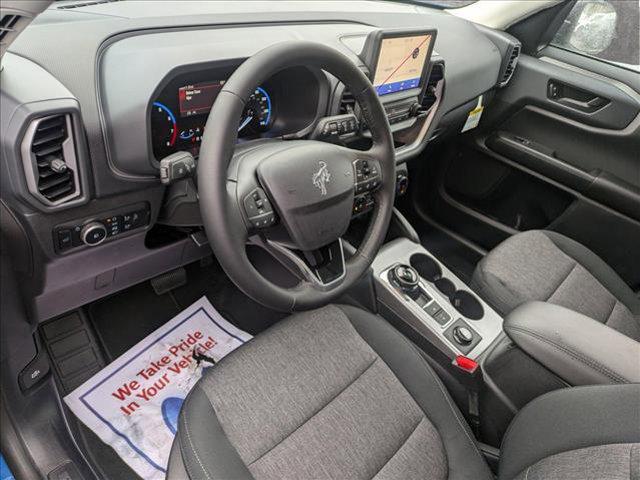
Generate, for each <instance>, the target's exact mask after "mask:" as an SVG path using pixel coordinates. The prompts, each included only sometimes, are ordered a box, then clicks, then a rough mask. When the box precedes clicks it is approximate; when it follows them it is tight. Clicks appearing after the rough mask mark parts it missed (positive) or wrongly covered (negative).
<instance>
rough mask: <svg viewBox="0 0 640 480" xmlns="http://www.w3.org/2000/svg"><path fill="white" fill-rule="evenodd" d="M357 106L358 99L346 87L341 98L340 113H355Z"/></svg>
mask: <svg viewBox="0 0 640 480" xmlns="http://www.w3.org/2000/svg"><path fill="white" fill-rule="evenodd" d="M355 106H356V99H355V98H354V97H353V95H351V92H350V91H349V90H347V89H346V88H345V89H344V91H343V92H342V97H341V98H340V115H344V114H346V113H353V110H354V108H355Z"/></svg>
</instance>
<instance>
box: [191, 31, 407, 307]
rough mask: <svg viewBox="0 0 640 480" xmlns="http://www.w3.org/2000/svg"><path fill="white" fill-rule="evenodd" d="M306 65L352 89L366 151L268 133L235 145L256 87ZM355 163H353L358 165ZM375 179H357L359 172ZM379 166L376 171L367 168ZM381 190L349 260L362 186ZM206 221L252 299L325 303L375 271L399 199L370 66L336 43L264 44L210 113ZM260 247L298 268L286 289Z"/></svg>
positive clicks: (203, 154)
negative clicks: (267, 269) (265, 264)
mask: <svg viewBox="0 0 640 480" xmlns="http://www.w3.org/2000/svg"><path fill="white" fill-rule="evenodd" d="M293 66H308V67H315V68H319V69H322V70H325V71H327V72H329V73H330V74H332V75H334V76H336V77H337V78H338V79H339V80H340V81H342V82H343V83H344V84H345V86H346V88H347V89H349V91H351V92H352V94H353V95H354V97H355V99H356V100H357V102H358V104H359V106H360V108H361V110H362V117H363V119H364V121H366V123H367V125H368V127H369V129H370V131H371V137H372V146H371V148H370V149H369V150H367V151H360V150H353V149H350V148H346V147H343V146H339V145H336V144H331V143H325V142H320V141H314V140H289V141H287V140H266V141H256V142H250V143H248V144H247V145H246V146H236V141H237V131H238V124H239V123H240V117H241V114H242V111H243V108H244V106H245V103H246V102H247V101H248V99H249V97H250V95H251V94H252V93H253V92H254V90H255V89H256V88H257V87H258V86H259V85H260V84H262V83H263V82H264V81H265V80H267V79H268V78H269V77H271V76H272V75H273V74H275V73H277V72H278V71H280V70H282V69H285V68H288V67H293ZM356 167H357V168H356ZM363 168H364V169H365V170H367V171H368V172H369V173H370V175H369V177H367V178H374V180H373V181H370V182H368V184H367V185H362V184H361V183H359V178H358V177H360V176H361V175H360V173H361V171H362V169H363ZM371 172H373V173H374V174H375V175H373V176H372V175H371ZM372 185H373V187H374V188H375V190H374V191H372V192H371V195H372V197H373V199H374V202H375V206H374V208H373V214H372V219H371V222H370V224H369V227H368V229H367V231H366V234H365V236H364V239H363V241H362V242H361V244H360V246H359V248H358V249H357V251H355V252H351V253H352V255H351V256H350V257H349V258H348V259H347V260H346V261H345V252H344V244H343V241H342V239H341V237H342V235H344V234H345V232H346V231H347V228H348V226H349V223H350V221H351V216H352V209H353V202H354V196H355V191H356V187H357V188H358V191H362V189H363V188H371V187H372ZM198 192H199V197H200V210H201V213H202V220H203V224H204V227H205V230H206V233H207V237H208V238H209V242H210V243H211V246H212V248H213V251H214V253H215V255H216V257H217V259H218V261H219V262H220V264H221V266H222V268H223V269H224V271H225V272H226V274H227V275H228V276H229V278H230V279H231V280H232V281H233V282H234V283H235V284H236V286H237V287H238V288H239V289H240V290H242V291H243V292H244V293H245V294H246V295H248V296H249V297H251V298H253V299H254V300H255V301H257V302H259V303H261V304H263V305H265V306H267V307H270V308H272V309H275V310H280V311H291V310H305V309H310V308H316V307H318V306H322V305H326V304H328V303H330V302H331V301H332V300H333V299H335V298H336V297H338V296H339V295H341V294H342V293H344V292H345V291H346V290H347V289H348V288H349V287H351V286H352V285H353V284H354V283H355V282H356V281H357V280H358V279H359V278H360V277H361V276H362V275H363V274H364V272H365V271H366V270H367V269H368V268H369V266H370V265H371V262H372V261H373V259H374V257H375V255H376V253H377V252H378V249H379V248H380V245H381V244H382V242H383V240H384V237H385V234H386V232H387V228H388V225H389V221H390V219H391V212H392V208H393V201H394V196H395V156H394V145H393V139H392V136H391V131H390V129H389V123H388V121H387V118H386V115H385V112H384V109H383V108H382V105H381V104H380V101H379V100H378V96H377V94H376V92H375V90H374V88H373V86H372V85H371V83H370V82H369V80H368V78H367V77H366V76H365V75H364V73H363V72H362V71H361V70H360V69H359V68H358V67H357V66H356V65H355V64H354V62H353V61H352V60H350V59H349V58H348V57H347V56H345V55H344V54H342V53H341V52H339V51H338V50H336V49H334V48H331V47H328V46H325V45H321V44H318V43H313V42H306V41H288V42H283V43H278V44H275V45H273V46H270V47H267V48H265V49H264V50H261V51H260V52H258V53H256V54H255V55H253V56H252V57H250V58H249V59H247V60H246V61H245V62H244V63H242V65H240V67H239V68H238V69H237V70H236V71H235V72H234V73H233V75H231V77H230V78H229V80H228V81H227V82H226V83H225V85H224V88H223V89H222V90H221V91H220V93H219V94H218V97H217V98H216V101H215V103H214V105H213V108H212V109H211V111H210V113H209V117H208V119H207V124H206V127H205V133H204V136H203V139H202V145H201V149H200V157H199V162H198ZM247 243H254V244H258V245H261V246H262V247H263V248H265V249H266V250H267V251H269V252H270V253H271V254H272V255H273V256H274V257H275V258H276V259H277V260H279V261H280V262H281V263H282V264H284V265H285V266H286V267H287V268H289V269H290V270H293V271H295V272H296V273H297V276H298V278H300V282H299V283H298V285H296V286H294V287H291V288H285V287H282V286H280V285H276V284H275V283H273V282H272V281H270V280H268V279H267V278H265V277H264V276H263V275H261V274H260V273H259V272H258V271H257V270H256V268H255V267H254V266H253V265H252V263H251V262H250V261H249V258H248V256H247V250H246V245H247Z"/></svg>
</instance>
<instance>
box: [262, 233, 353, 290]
mask: <svg viewBox="0 0 640 480" xmlns="http://www.w3.org/2000/svg"><path fill="white" fill-rule="evenodd" d="M250 242H251V243H252V244H253V245H257V246H260V247H262V248H263V249H264V250H266V251H267V252H268V253H269V254H270V255H271V256H272V257H273V258H274V259H276V260H277V261H278V262H279V263H281V264H282V265H283V266H284V267H285V268H286V269H287V270H289V271H290V272H291V273H292V274H293V275H295V276H296V277H297V278H298V279H300V281H301V282H303V283H306V284H308V285H309V286H311V287H312V288H313V289H315V290H318V291H322V292H326V291H329V290H331V289H332V288H334V287H335V285H337V284H339V283H340V282H341V281H342V280H343V279H344V277H345V274H346V261H345V248H344V243H343V240H342V238H339V239H338V240H336V241H334V242H331V243H330V244H329V245H326V246H325V247H322V248H319V249H316V250H312V251H308V252H302V251H300V250H294V249H292V248H290V247H289V246H287V245H285V244H284V243H282V242H278V241H276V240H271V239H267V238H264V237H262V236H253V237H251V238H250Z"/></svg>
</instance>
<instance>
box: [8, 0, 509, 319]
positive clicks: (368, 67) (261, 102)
mask: <svg viewBox="0 0 640 480" xmlns="http://www.w3.org/2000/svg"><path fill="white" fill-rule="evenodd" d="M312 3H313V5H314V6H313V8H310V7H309V4H310V3H309V2H290V1H282V2H269V1H255V2H183V1H173V0H166V1H157V2H155V3H154V7H153V9H152V11H150V9H149V7H148V5H147V2H95V3H94V2H87V3H86V4H83V5H82V6H78V7H77V8H73V9H63V8H59V6H58V5H57V4H56V3H54V4H53V5H52V6H51V7H49V9H48V10H47V11H45V12H44V13H43V14H42V15H40V16H39V17H38V18H37V19H36V21H35V22H34V24H33V28H32V27H31V26H30V27H28V28H27V29H26V30H25V31H24V32H23V33H22V34H21V35H20V36H19V38H18V39H17V40H16V41H15V42H14V43H13V44H11V46H10V48H9V50H8V52H7V53H6V54H5V55H4V57H3V59H2V64H3V71H2V88H1V89H0V115H1V118H0V120H1V121H0V126H1V128H2V136H1V138H2V160H3V161H2V162H0V171H1V174H0V182H1V183H2V187H3V188H2V192H3V194H2V206H3V208H7V209H9V210H10V212H11V214H10V215H3V222H5V223H3V232H7V235H9V236H10V242H9V243H10V247H11V251H12V255H13V257H14V259H15V265H16V266H19V268H21V269H23V270H24V272H25V278H27V277H28V278H29V279H31V280H29V282H26V283H25V284H24V285H23V289H24V292H25V295H26V296H29V297H31V298H32V299H33V300H32V306H31V308H32V309H33V311H34V312H36V313H35V314H36V316H37V318H38V319H40V320H44V319H47V318H51V317H52V316H54V315H57V314H59V313H62V312H64V311H67V310H68V309H70V308H73V307H74V306H79V305H80V304H85V303H88V302H90V301H91V300H93V299H95V298H98V297H102V296H104V295H108V294H110V293H113V292H115V291H118V290H120V289H122V288H124V287H126V286H128V285H131V284H133V283H136V282H139V281H142V280H144V279H148V278H152V277H154V276H156V275H158V274H159V273H161V272H165V271H169V270H171V269H173V268H176V267H178V266H180V265H183V264H185V263H187V262H190V261H195V260H197V259H199V258H200V256H201V255H203V254H204V251H205V250H206V248H204V247H201V246H200V244H199V242H198V241H197V240H196V239H193V240H192V239H190V238H183V237H182V236H180V237H179V238H180V240H179V241H178V240H176V241H175V242H173V243H170V244H165V243H154V242H152V241H151V240H150V238H151V234H152V233H153V231H154V229H156V230H158V232H159V233H162V232H163V228H164V227H166V226H167V225H172V226H178V227H179V226H180V225H183V226H185V227H189V228H190V226H193V225H198V222H199V210H198V208H197V201H198V196H197V190H196V189H195V187H193V186H189V183H188V182H178V183H175V184H172V185H170V186H169V187H167V186H165V185H163V184H162V183H161V182H160V175H159V172H160V168H159V167H160V161H161V160H162V159H163V158H165V157H166V156H167V155H171V154H172V153H175V152H179V151H188V152H190V153H191V154H192V155H194V156H195V157H197V154H198V153H199V147H200V142H201V139H202V134H203V133H204V132H205V130H206V122H207V119H208V114H209V111H210V108H211V105H212V103H213V101H214V100H215V96H216V94H217V92H219V90H220V88H221V87H222V86H223V85H224V83H223V82H226V81H227V80H228V79H229V78H230V75H232V73H233V72H234V71H235V69H236V68H237V67H238V65H240V64H241V63H242V62H243V61H244V60H245V59H247V58H249V57H251V56H252V55H254V54H255V53H257V52H258V51H260V50H262V49H263V48H265V47H267V46H269V45H273V44H276V43H279V42H285V41H291V40H307V41H313V42H319V43H321V44H324V45H327V46H329V47H331V48H334V49H336V50H338V51H340V52H341V53H342V54H344V55H345V56H346V57H347V58H349V59H350V60H351V61H353V62H354V64H356V65H357V66H358V67H359V68H361V69H362V70H363V71H366V72H368V74H369V75H370V78H372V79H373V80H374V83H378V85H377V87H379V88H378V93H379V94H380V99H381V100H382V102H383V103H384V105H385V108H386V107H389V108H388V109H387V113H388V117H389V120H390V122H389V123H390V124H391V128H392V130H393V131H394V132H396V135H395V137H396V140H397V142H398V144H399V145H401V144H402V145H404V146H399V147H398V148H397V149H396V160H397V161H398V162H399V163H402V162H405V161H407V160H409V159H412V158H416V157H417V156H418V155H419V154H420V152H421V151H422V150H423V148H424V147H425V146H426V144H427V142H428V141H429V138H430V132H435V131H436V129H437V130H441V129H442V128H443V127H444V126H446V125H447V122H449V116H450V115H451V116H452V117H451V118H453V119H455V115H457V113H456V112H458V111H464V110H465V108H466V107H465V105H467V104H476V103H477V98H478V96H479V95H483V94H487V93H488V92H491V91H492V89H494V88H497V80H498V79H499V76H500V68H501V62H502V61H503V57H505V58H508V55H501V53H500V52H499V51H498V49H497V48H496V46H495V44H494V43H493V42H492V41H491V40H490V39H489V38H488V37H487V36H486V35H484V34H483V33H482V32H481V31H480V30H479V29H478V28H477V27H476V26H475V25H473V24H472V23H471V22H468V21H466V20H464V19H461V18H458V17H454V16H452V15H449V14H446V13H443V12H441V11H436V10H433V9H429V8H423V7H418V6H416V5H409V4H403V3H397V2H378V1H370V2H332V1H318V2H312ZM420 28H422V29H423V32H424V31H425V30H429V29H433V30H434V31H436V30H437V38H436V37H429V36H428V35H427V36H425V35H424V34H422V35H421V34H417V35H413V36H412V37H414V38H409V39H407V40H406V45H404V43H405V42H404V41H391V42H388V43H386V44H385V47H384V48H383V49H382V50H383V51H382V57H381V59H380V62H378V63H379V65H374V64H373V63H369V62H367V61H364V60H363V55H362V53H363V50H364V48H365V44H366V41H367V38H368V36H369V35H370V34H371V32H374V31H380V30H393V29H404V30H408V29H420ZM380 45H381V44H380ZM427 46H428V47H429V48H433V49H434V50H433V53H432V57H431V58H432V59H433V61H434V62H438V63H437V65H439V70H437V75H436V74H433V73H432V75H431V76H435V77H437V78H438V82H436V83H438V84H440V85H441V90H440V91H439V92H436V96H437V98H438V104H437V105H435V106H433V108H430V110H429V112H430V113H429V114H428V116H427V117H425V118H427V119H428V123H427V122H426V121H424V120H422V121H421V122H422V123H419V124H418V122H417V121H415V120H411V119H409V120H407V119H406V111H407V110H406V109H407V107H411V105H415V100H414V99H415V98H418V99H419V98H420V95H424V97H430V96H431V97H432V96H433V95H431V93H433V92H431V88H432V86H433V85H432V84H431V80H429V82H427V84H422V83H423V82H422V80H424V78H425V77H424V76H423V75H422V74H421V69H423V68H427V67H430V66H431V65H430V64H428V63H423V60H424V59H426V58H428V57H429V52H428V51H427V49H425V48H424V47H427ZM416 49H418V51H417V52H415V50H416ZM414 52H415V56H414ZM436 52H437V53H436ZM407 57H408V58H407ZM405 58H406V62H405ZM403 62H404V63H403ZM432 63H433V62H432ZM401 64H402V65H401ZM378 66H379V68H378ZM375 74H379V75H378V79H375ZM429 78H431V77H429ZM380 79H381V80H380ZM445 84H446V87H445V86H444V85H445ZM422 89H426V94H424V90H422ZM418 91H420V92H422V93H419V92H418ZM410 101H411V102H413V104H411V105H410V104H409V102H410ZM405 102H406V103H405ZM394 103H396V104H397V106H394V105H393V104H394ZM354 115H355V118H354ZM210 120H211V121H212V122H215V119H210ZM411 122H415V123H416V125H415V126H411V125H413V124H412V123H411ZM321 124H323V125H324V127H326V128H327V131H328V132H335V131H337V133H338V136H339V137H340V140H341V141H342V140H343V139H344V140H345V141H360V142H363V146H364V148H366V142H367V141H370V139H368V138H367V136H366V129H365V128H364V126H363V125H362V117H361V116H359V115H358V112H357V104H356V103H355V101H354V99H353V96H351V95H350V93H349V92H347V91H345V88H344V85H343V84H342V83H341V82H340V80H339V79H337V78H335V77H334V76H332V75H330V74H327V73H326V72H324V71H321V70H316V69H314V68H307V67H295V68H290V69H287V70H283V71H281V72H278V73H276V74H275V75H273V76H272V77H271V78H269V79H267V80H266V81H264V82H263V83H262V84H261V85H256V89H255V91H254V96H253V98H252V99H251V100H250V102H249V103H248V105H247V108H246V109H245V111H244V113H243V115H242V118H241V119H240V120H239V122H238V126H237V128H238V142H252V141H270V140H271V139H277V138H284V139H289V138H315V137H314V135H315V134H316V132H317V130H318V127H319V126H320V125H321ZM409 124H411V125H409ZM324 127H323V128H324ZM353 127H355V128H356V129H360V130H359V131H358V132H357V133H355V134H354V133H347V134H343V135H341V134H340V132H343V133H344V132H345V131H349V132H351V130H352V128H353ZM427 127H428V128H427ZM50 128H55V129H56V130H55V131H56V135H55V136H54V137H53V136H52V137H51V139H50V136H49V135H50V134H51V133H52V132H53V131H52V130H50ZM414 138H418V139H419V140H420V141H419V142H417V143H416V142H414V140H413V139H414ZM29 141H31V143H30V144H29ZM49 141H50V142H52V143H55V145H56V147H58V146H59V147H60V149H61V150H59V151H62V154H63V156H64V160H65V162H66V163H67V165H68V167H69V170H67V171H66V172H62V171H57V172H56V171H54V170H53V169H52V168H50V170H51V171H48V170H47V171H44V172H42V171H40V170H39V169H47V168H49V167H48V166H47V165H49V163H47V162H38V161H37V160H38V158H40V157H42V156H46V155H47V154H48V148H49V145H48V144H47V145H45V144H44V143H41V142H49ZM25 142H26V143H25ZM412 143H416V147H415V148H407V147H406V145H411V144H412ZM25 145H26V148H25ZM40 145H44V146H42V147H41V146H40ZM30 146H31V149H30V148H29V147H30ZM350 146H351V145H350ZM30 150H31V151H30ZM25 152H26V153H27V154H26V155H25ZM31 154H32V155H31ZM38 155H40V157H38ZM416 160H418V159H417V158H416ZM419 160H420V161H422V160H423V159H419ZM51 167H53V164H52V165H51ZM399 168H400V167H399ZM363 169H364V167H363ZM42 173H43V174H44V175H42V176H40V175H39V174H42ZM45 177H46V178H47V180H46V181H45V180H41V179H42V178H45ZM58 182H59V183H58ZM41 183H42V184H41ZM366 183H367V182H363V185H364V187H363V188H365V189H366ZM174 187H175V188H174ZM358 199H359V200H360V201H361V203H360V204H358V205H354V210H356V209H357V211H358V212H361V211H365V210H366V209H367V208H369V207H368V202H369V199H368V197H366V192H363V193H362V194H361V195H360V196H358ZM191 213H192V215H191ZM175 219H179V221H175ZM96 223H100V224H102V225H104V226H105V228H104V229H103V228H99V226H97V225H96ZM107 227H108V228H107ZM172 228H173V227H172ZM165 230H166V229H165ZM174 230H175V231H173V233H176V232H177V229H175V228H174ZM176 235H177V233H176ZM180 235H182V233H180ZM167 237H168V238H169V237H171V236H170V235H168V233H167ZM171 238H172V237H171ZM163 242H164V240H163ZM89 244H93V245H94V246H92V247H91V246H88V245H89ZM98 244H99V245H98ZM79 263H81V264H82V265H83V268H82V269H78V268H77V265H78V264H79ZM68 291H73V292H74V295H73V296H70V295H62V294H61V292H68ZM71 301H73V302H78V304H77V305H71V304H70V303H69V302H71Z"/></svg>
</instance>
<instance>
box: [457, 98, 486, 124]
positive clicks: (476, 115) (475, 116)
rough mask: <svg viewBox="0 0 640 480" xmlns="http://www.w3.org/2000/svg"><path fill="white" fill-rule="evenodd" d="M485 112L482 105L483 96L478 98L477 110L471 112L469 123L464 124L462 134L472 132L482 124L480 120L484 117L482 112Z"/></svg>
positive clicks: (468, 118)
mask: <svg viewBox="0 0 640 480" xmlns="http://www.w3.org/2000/svg"><path fill="white" fill-rule="evenodd" d="M483 111H484V106H483V105H482V95H480V96H479V97H478V105H476V108H474V109H473V110H471V111H470V112H469V116H468V117H467V121H466V122H464V126H463V127H462V133H464V132H466V131H467V130H472V129H474V128H476V127H477V126H478V124H479V123H480V118H481V117H482V112H483Z"/></svg>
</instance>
